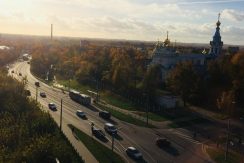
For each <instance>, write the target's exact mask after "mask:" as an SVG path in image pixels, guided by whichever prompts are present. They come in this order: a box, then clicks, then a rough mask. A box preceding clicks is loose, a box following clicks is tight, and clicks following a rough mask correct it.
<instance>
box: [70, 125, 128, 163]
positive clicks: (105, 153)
mask: <svg viewBox="0 0 244 163" xmlns="http://www.w3.org/2000/svg"><path fill="white" fill-rule="evenodd" d="M68 126H69V127H70V128H71V129H73V128H74V134H76V136H77V138H78V139H79V140H81V141H82V143H83V144H84V145H85V146H86V148H87V149H88V150H89V151H90V152H91V153H92V154H93V156H94V157H95V158H96V159H97V160H98V162H116V163H123V162H124V160H123V159H122V157H121V156H120V155H118V154H117V153H115V152H112V150H111V149H109V148H107V147H106V146H104V145H102V144H101V143H99V142H98V141H96V140H94V139H93V138H92V137H90V136H89V135H87V134H85V133H84V132H83V131H81V130H79V129H77V128H76V127H74V126H73V125H71V124H69V125H68Z"/></svg>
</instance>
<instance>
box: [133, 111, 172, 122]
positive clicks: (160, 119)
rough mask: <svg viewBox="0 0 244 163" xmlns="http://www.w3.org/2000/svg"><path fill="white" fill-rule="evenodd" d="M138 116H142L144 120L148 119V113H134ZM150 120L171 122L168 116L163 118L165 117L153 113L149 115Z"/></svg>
mask: <svg viewBox="0 0 244 163" xmlns="http://www.w3.org/2000/svg"><path fill="white" fill-rule="evenodd" d="M133 113H135V114H137V115H140V116H142V117H144V118H146V117H147V113H146V112H137V111H135V112H133ZM148 118H149V119H151V120H153V121H157V122H163V121H167V120H170V119H169V118H168V117H167V116H163V115H159V114H155V113H152V112H149V113H148Z"/></svg>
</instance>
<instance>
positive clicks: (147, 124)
mask: <svg viewBox="0 0 244 163" xmlns="http://www.w3.org/2000/svg"><path fill="white" fill-rule="evenodd" d="M146 108H147V125H148V110H149V96H148V95H147V106H146Z"/></svg>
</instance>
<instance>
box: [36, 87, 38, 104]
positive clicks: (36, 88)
mask: <svg viewBox="0 0 244 163" xmlns="http://www.w3.org/2000/svg"><path fill="white" fill-rule="evenodd" d="M37 97H38V86H36V102H37Z"/></svg>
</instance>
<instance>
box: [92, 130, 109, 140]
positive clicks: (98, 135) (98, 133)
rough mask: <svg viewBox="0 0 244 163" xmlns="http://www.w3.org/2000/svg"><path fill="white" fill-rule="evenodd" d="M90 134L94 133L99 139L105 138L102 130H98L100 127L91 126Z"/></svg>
mask: <svg viewBox="0 0 244 163" xmlns="http://www.w3.org/2000/svg"><path fill="white" fill-rule="evenodd" d="M92 134H93V135H94V136H96V137H97V138H99V139H101V138H102V139H104V138H106V137H105V134H104V133H103V131H102V130H100V129H97V128H95V127H93V129H92Z"/></svg>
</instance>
